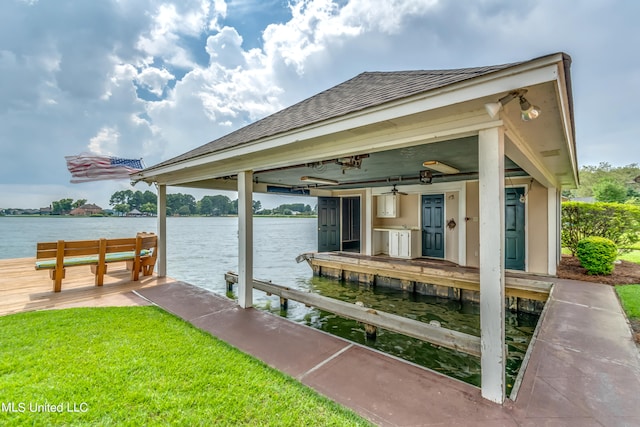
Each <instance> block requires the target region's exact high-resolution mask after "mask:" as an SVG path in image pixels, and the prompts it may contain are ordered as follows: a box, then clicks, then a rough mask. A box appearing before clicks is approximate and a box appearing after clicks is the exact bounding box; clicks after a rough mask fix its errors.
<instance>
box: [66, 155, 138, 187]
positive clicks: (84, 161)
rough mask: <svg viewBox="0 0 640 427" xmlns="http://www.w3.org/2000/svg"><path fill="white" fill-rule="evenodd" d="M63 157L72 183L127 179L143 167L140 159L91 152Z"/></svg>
mask: <svg viewBox="0 0 640 427" xmlns="http://www.w3.org/2000/svg"><path fill="white" fill-rule="evenodd" d="M65 159H66V161H67V169H69V172H71V182H72V183H73V184H77V183H80V182H89V181H100V180H105V179H129V175H130V174H132V173H135V172H138V171H140V170H142V169H144V166H143V165H142V160H141V159H122V158H120V157H110V156H101V155H99V154H93V153H82V154H79V155H77V156H65Z"/></svg>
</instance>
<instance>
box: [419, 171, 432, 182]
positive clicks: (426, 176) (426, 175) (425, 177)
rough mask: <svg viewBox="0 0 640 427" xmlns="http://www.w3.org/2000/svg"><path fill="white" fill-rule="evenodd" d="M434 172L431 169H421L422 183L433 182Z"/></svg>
mask: <svg viewBox="0 0 640 427" xmlns="http://www.w3.org/2000/svg"><path fill="white" fill-rule="evenodd" d="M432 181H433V174H432V173H431V171H420V184H431V182H432Z"/></svg>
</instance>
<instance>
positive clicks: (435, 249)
mask: <svg viewBox="0 0 640 427" xmlns="http://www.w3.org/2000/svg"><path fill="white" fill-rule="evenodd" d="M422 256H428V257H434V258H444V194H433V195H429V196H422Z"/></svg>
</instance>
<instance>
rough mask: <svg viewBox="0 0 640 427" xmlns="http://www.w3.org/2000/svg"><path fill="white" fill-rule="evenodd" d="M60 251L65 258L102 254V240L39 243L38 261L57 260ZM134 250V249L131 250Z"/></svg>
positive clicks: (37, 250)
mask: <svg viewBox="0 0 640 427" xmlns="http://www.w3.org/2000/svg"><path fill="white" fill-rule="evenodd" d="M58 250H60V251H62V253H61V255H62V256H63V257H81V256H86V255H95V254H98V253H100V239H98V240H76V241H64V240H59V241H57V242H42V243H38V245H37V249H36V259H47V258H56V257H57V256H58ZM131 250H133V249H131Z"/></svg>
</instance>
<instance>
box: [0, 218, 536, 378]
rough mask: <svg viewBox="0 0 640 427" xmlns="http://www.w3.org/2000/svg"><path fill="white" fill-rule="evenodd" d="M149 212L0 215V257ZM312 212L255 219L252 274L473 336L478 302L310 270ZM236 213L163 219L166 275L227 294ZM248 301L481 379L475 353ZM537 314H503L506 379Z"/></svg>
mask: <svg viewBox="0 0 640 427" xmlns="http://www.w3.org/2000/svg"><path fill="white" fill-rule="evenodd" d="M156 230H157V226H156V219H155V218H57V217H45V218H32V217H29V218H20V217H0V236H1V238H0V259H2V258H23V257H33V256H34V255H35V247H36V243H37V242H41V241H55V240H58V239H64V240H82V239H96V238H100V237H128V236H131V235H134V234H135V233H136V232H138V231H149V232H156ZM316 242H317V235H316V219H315V218H255V220H254V247H255V253H254V277H256V278H257V279H264V280H271V281H273V283H276V284H279V285H285V286H289V287H292V288H296V289H302V290H310V291H313V292H317V293H320V294H322V295H325V296H329V297H332V298H337V299H341V300H343V301H349V302H355V301H362V302H364V303H365V305H366V306H367V307H372V308H375V309H379V310H382V311H387V312H389V313H394V314H399V315H402V316H406V317H409V318H412V319H416V320H420V321H425V322H428V321H430V320H438V321H439V322H440V323H441V324H442V326H443V327H446V328H450V329H455V330H458V331H461V332H465V333H468V334H472V335H476V336H479V335H480V317H479V311H480V309H479V306H478V305H477V304H472V303H465V302H460V301H450V300H447V299H442V298H436V297H427V296H421V295H412V294H409V293H405V292H401V291H392V290H387V289H383V288H379V289H365V288H363V287H360V286H358V285H354V284H348V283H342V282H339V281H335V280H330V279H326V278H321V277H313V274H312V272H311V269H310V268H309V266H308V265H307V263H301V264H296V262H295V257H296V256H297V255H299V254H301V253H303V252H309V251H313V250H315V248H316ZM237 248H238V225H237V219H236V218H173V217H172V218H168V219H167V256H168V259H167V274H168V275H169V276H171V277H173V278H176V279H179V280H183V281H185V282H188V283H191V284H194V285H197V286H200V287H203V288H206V289H209V290H211V291H214V292H216V293H219V294H223V295H224V294H225V293H226V284H225V281H224V273H226V272H227V271H237V269H238V262H237ZM254 305H255V306H256V307H258V308H261V309H263V310H268V311H271V312H273V313H275V314H278V315H284V316H286V317H288V318H290V319H292V320H294V321H297V322H301V323H305V324H307V325H309V326H313V327H315V328H317V329H321V330H323V331H326V332H329V333H332V334H335V335H338V336H341V337H343V338H347V339H349V340H352V341H355V342H358V343H361V344H364V345H368V346H371V347H374V348H376V349H378V350H382V351H385V352H387V353H390V354H393V355H395V356H398V357H402V358H404V359H407V360H410V361H412V362H414V363H417V364H419V365H422V366H425V367H428V368H430V369H433V370H436V371H438V372H442V373H444V374H446V375H449V376H452V377H455V378H458V379H461V380H463V381H466V382H469V383H471V384H475V385H479V384H480V360H479V359H478V358H475V357H472V356H468V355H465V354H462V353H458V352H455V351H451V350H447V349H441V348H437V347H436V346H433V345H431V344H428V343H424V342H421V341H419V340H415V339H412V338H408V337H405V336H402V335H399V334H395V333H391V332H386V331H378V338H377V339H376V340H375V341H374V342H369V341H367V340H366V339H365V334H364V327H363V325H360V324H358V323H357V322H354V321H350V320H346V319H342V318H339V317H337V316H335V315H333V314H331V313H326V312H322V311H320V310H316V309H311V308H307V307H305V306H304V305H303V304H298V303H295V302H293V301H290V302H289V310H288V311H287V312H286V313H281V312H280V309H279V299H278V297H275V296H273V297H267V296H266V295H265V294H263V293H262V292H260V291H255V292H254ZM537 320H538V316H533V315H527V314H517V315H516V314H512V313H508V314H507V318H506V325H507V343H508V351H509V361H508V372H507V379H508V383H509V385H512V384H513V382H514V380H515V376H516V374H517V370H518V368H519V366H520V364H521V362H522V358H523V357H524V353H525V352H526V348H527V345H528V343H529V340H530V338H531V335H532V334H533V330H534V328H535V325H536V322H537Z"/></svg>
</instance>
